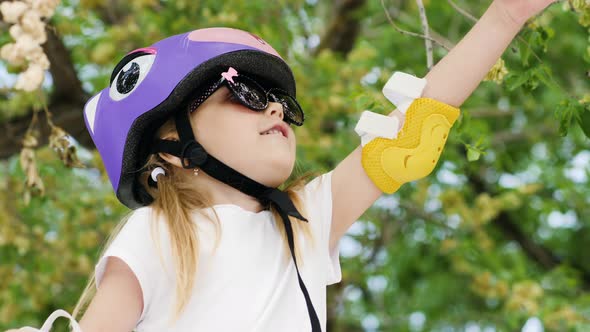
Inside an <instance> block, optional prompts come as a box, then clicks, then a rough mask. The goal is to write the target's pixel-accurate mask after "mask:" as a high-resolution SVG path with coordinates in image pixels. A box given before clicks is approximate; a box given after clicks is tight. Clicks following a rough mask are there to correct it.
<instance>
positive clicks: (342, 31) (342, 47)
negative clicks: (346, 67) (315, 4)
mask: <svg viewBox="0 0 590 332" xmlns="http://www.w3.org/2000/svg"><path fill="white" fill-rule="evenodd" d="M365 3H366V0H339V1H334V7H335V8H334V10H333V11H332V12H333V13H334V16H333V18H332V21H330V23H329V24H328V28H327V29H326V32H325V33H324V35H323V37H322V39H321V41H320V45H318V47H317V48H316V50H315V52H314V54H319V53H320V52H321V51H322V50H325V49H329V50H332V51H333V52H336V53H339V54H342V55H346V54H348V52H350V50H352V48H353V47H354V43H355V41H356V38H357V36H358V34H359V32H360V26H361V25H360V17H359V15H357V13H358V11H359V9H361V8H362V7H363V6H364V5H365Z"/></svg>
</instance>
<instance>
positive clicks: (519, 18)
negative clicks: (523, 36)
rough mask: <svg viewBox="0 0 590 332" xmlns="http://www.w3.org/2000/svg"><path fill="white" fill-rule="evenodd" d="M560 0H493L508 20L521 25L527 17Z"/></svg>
mask: <svg viewBox="0 0 590 332" xmlns="http://www.w3.org/2000/svg"><path fill="white" fill-rule="evenodd" d="M557 1H560V0H495V2H496V4H497V5H498V7H499V8H500V9H501V10H503V11H504V14H505V15H506V16H507V18H508V20H509V21H512V22H513V23H515V24H517V25H518V26H521V25H523V24H524V23H525V22H526V21H527V20H528V19H529V18H531V17H533V16H535V15H537V14H539V13H540V12H542V11H543V9H545V8H547V7H548V6H549V5H551V4H552V3H554V2H557Z"/></svg>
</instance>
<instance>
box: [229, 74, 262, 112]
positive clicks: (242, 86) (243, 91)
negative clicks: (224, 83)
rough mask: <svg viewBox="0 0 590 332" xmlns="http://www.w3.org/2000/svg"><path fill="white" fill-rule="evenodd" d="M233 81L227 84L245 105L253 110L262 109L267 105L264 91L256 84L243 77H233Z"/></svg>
mask: <svg viewBox="0 0 590 332" xmlns="http://www.w3.org/2000/svg"><path fill="white" fill-rule="evenodd" d="M234 82H235V83H231V84H229V86H230V88H231V90H232V92H233V93H234V94H235V95H236V97H238V98H239V99H240V101H241V102H242V103H243V104H244V105H246V106H247V107H249V108H251V109H254V110H263V109H265V108H266V106H268V102H267V100H266V93H265V92H264V90H263V89H262V88H261V87H259V86H258V84H256V83H253V82H249V81H247V80H245V79H243V78H242V79H235V78H234Z"/></svg>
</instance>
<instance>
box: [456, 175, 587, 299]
mask: <svg viewBox="0 0 590 332" xmlns="http://www.w3.org/2000/svg"><path fill="white" fill-rule="evenodd" d="M468 179H469V182H470V183H471V184H472V186H473V188H474V189H475V192H476V194H481V193H485V192H489V190H488V188H487V187H486V184H485V182H484V180H483V179H481V178H479V177H478V176H476V175H474V174H469V175H468ZM492 224H493V225H495V226H497V228H498V229H499V230H500V232H502V233H503V234H504V235H505V236H506V237H507V238H509V239H512V240H514V241H515V242H516V243H518V245H519V246H520V247H521V248H522V250H523V251H524V253H525V254H526V255H527V256H528V257H529V258H530V259H532V260H533V261H534V262H535V263H537V264H538V265H539V266H541V267H542V268H543V269H545V270H551V269H553V268H555V267H557V266H558V265H560V264H561V263H562V259H561V258H560V257H558V256H557V255H556V254H554V253H553V252H552V251H551V250H549V249H548V248H547V247H545V246H543V245H541V244H538V243H536V242H535V241H534V240H533V239H531V237H530V236H528V235H527V234H525V233H524V232H523V231H522V230H521V229H520V228H519V227H518V226H517V223H516V222H515V221H514V220H513V219H512V216H511V215H510V214H509V213H508V212H506V211H502V212H501V213H500V214H499V215H498V216H497V217H496V218H494V219H493V220H492ZM569 264H570V265H571V266H572V267H574V268H576V269H577V270H578V271H579V272H580V274H581V277H582V281H583V282H584V287H585V288H590V273H589V272H588V271H585V270H584V269H583V268H582V267H580V266H577V264H575V263H574V262H569Z"/></svg>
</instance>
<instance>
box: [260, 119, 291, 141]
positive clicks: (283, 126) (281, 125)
mask: <svg viewBox="0 0 590 332" xmlns="http://www.w3.org/2000/svg"><path fill="white" fill-rule="evenodd" d="M270 130H278V131H280V132H281V134H282V135H283V137H285V138H288V137H289V129H288V128H287V124H286V123H284V122H282V121H281V122H280V123H277V124H275V125H274V126H272V127H270V128H268V129H266V130H264V131H263V132H261V133H260V135H262V134H263V133H266V132H267V131H270Z"/></svg>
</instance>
